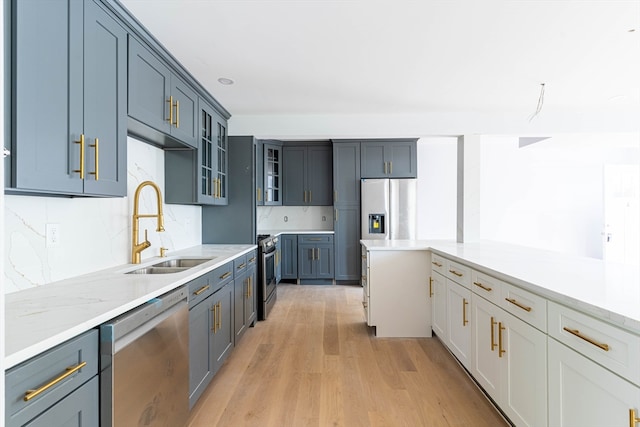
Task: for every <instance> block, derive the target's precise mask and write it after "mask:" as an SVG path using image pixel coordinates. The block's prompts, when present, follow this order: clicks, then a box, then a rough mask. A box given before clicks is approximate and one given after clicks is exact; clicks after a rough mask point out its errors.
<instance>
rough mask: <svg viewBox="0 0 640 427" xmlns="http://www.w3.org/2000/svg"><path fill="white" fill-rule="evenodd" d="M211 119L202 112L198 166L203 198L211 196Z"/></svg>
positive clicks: (212, 148) (209, 115)
mask: <svg viewBox="0 0 640 427" xmlns="http://www.w3.org/2000/svg"><path fill="white" fill-rule="evenodd" d="M212 123H213V122H212V117H211V114H209V113H207V112H206V111H205V110H202V139H201V141H200V152H201V155H202V158H201V159H200V166H201V169H202V182H201V194H202V195H204V196H211V195H213V178H214V176H213V166H214V165H213V153H214V151H213V150H214V147H213V143H214V142H213V140H212Z"/></svg>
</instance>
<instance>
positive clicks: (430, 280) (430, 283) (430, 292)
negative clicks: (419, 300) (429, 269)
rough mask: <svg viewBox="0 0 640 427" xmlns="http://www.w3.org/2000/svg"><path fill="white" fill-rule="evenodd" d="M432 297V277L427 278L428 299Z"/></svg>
mask: <svg viewBox="0 0 640 427" xmlns="http://www.w3.org/2000/svg"><path fill="white" fill-rule="evenodd" d="M431 297H433V277H429V298H431Z"/></svg>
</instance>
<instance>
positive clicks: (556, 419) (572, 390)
mask: <svg viewBox="0 0 640 427" xmlns="http://www.w3.org/2000/svg"><path fill="white" fill-rule="evenodd" d="M630 409H634V410H635V411H636V414H638V410H639V409H640V388H638V387H636V386H634V385H632V384H631V383H629V382H627V381H625V380H623V379H622V378H620V377H619V376H617V375H616V374H614V373H612V372H610V371H608V370H607V369H605V368H603V367H602V366H600V365H597V364H596V363H595V362H592V361H591V360H589V359H587V358H586V357H584V356H582V355H581V354H579V353H577V352H575V351H574V350H571V349H570V348H568V347H566V346H564V345H563V344H560V343H559V342H557V341H556V340H554V339H553V338H549V425H551V426H553V427H574V426H580V427H602V426H634V425H637V424H635V423H632V422H631V421H630V420H629V410H630ZM636 416H638V415H636Z"/></svg>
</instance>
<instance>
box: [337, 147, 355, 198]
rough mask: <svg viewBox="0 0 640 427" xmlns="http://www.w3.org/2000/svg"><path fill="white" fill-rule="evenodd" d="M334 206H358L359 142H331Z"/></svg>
mask: <svg viewBox="0 0 640 427" xmlns="http://www.w3.org/2000/svg"><path fill="white" fill-rule="evenodd" d="M333 188H334V192H335V194H334V196H335V199H334V202H333V203H334V205H335V206H352V205H355V206H360V143H359V142H349V143H334V144H333Z"/></svg>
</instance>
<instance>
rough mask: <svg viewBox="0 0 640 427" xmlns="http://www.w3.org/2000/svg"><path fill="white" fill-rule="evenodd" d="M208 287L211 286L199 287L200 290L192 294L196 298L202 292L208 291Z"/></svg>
mask: <svg viewBox="0 0 640 427" xmlns="http://www.w3.org/2000/svg"><path fill="white" fill-rule="evenodd" d="M210 287H211V286H209V285H206V286H203V287H201V288H200V289H198V290H197V291H195V292H194V293H193V294H194V295H196V296H198V295H200V294H201V293H203V292H204V291H206V290H207V289H209V288H210Z"/></svg>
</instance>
